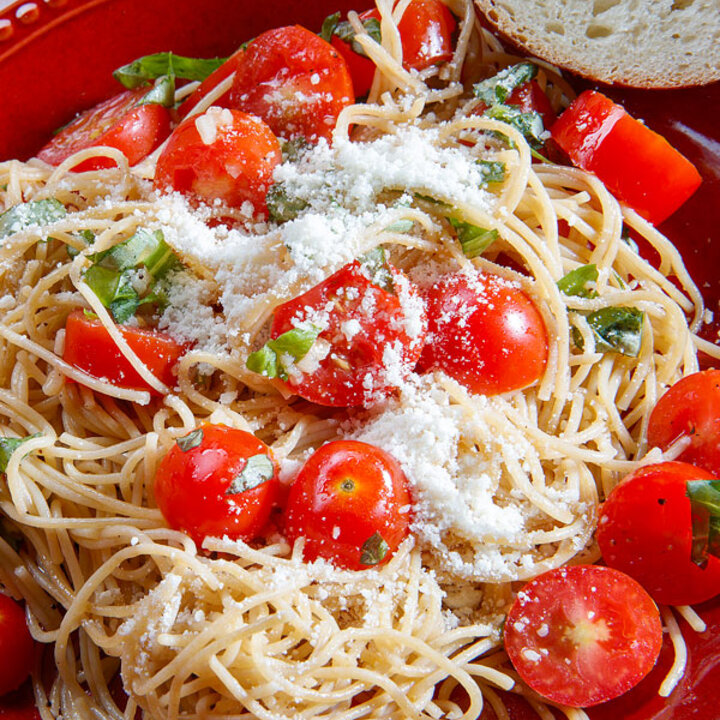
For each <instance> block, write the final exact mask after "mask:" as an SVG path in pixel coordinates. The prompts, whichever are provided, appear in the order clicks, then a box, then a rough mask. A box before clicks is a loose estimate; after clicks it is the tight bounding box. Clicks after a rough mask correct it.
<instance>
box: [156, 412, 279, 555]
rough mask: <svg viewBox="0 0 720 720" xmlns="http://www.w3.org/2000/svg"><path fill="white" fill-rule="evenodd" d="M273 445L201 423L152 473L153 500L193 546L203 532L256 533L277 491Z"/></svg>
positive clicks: (234, 536)
mask: <svg viewBox="0 0 720 720" xmlns="http://www.w3.org/2000/svg"><path fill="white" fill-rule="evenodd" d="M278 485H279V482H278V468H277V463H276V462H275V458H274V457H273V454H272V450H270V448H269V447H268V446H267V445H266V444H265V443H264V442H262V441H261V440H258V439H257V438H256V437H255V436H254V435H252V434H251V433H249V432H245V431H244V430H237V429H235V428H230V427H226V426H225V425H202V426H201V427H199V428H198V429H197V430H194V431H193V432H191V433H190V434H189V435H186V436H185V437H183V438H179V439H178V440H177V441H176V442H175V444H174V445H173V446H172V447H171V448H170V450H169V451H168V453H167V455H165V457H164V458H163V459H162V461H161V463H160V465H159V467H158V469H157V473H156V475H155V500H156V501H157V504H158V507H159V508H160V511H161V512H162V514H163V516H164V517H165V520H167V522H168V524H169V525H170V526H171V527H173V528H175V529H176V530H182V531H183V532H186V533H187V534H188V535H190V537H191V538H192V539H193V540H195V542H196V543H197V544H198V545H202V541H203V540H204V539H205V538H206V537H223V536H224V535H227V536H228V537H229V538H231V539H233V540H237V539H241V540H245V541H250V540H253V539H255V538H256V537H258V535H259V534H260V532H261V531H262V529H263V527H264V526H265V523H266V522H267V520H268V517H269V516H270V512H271V510H272V509H273V506H274V504H275V501H276V499H277V495H278Z"/></svg>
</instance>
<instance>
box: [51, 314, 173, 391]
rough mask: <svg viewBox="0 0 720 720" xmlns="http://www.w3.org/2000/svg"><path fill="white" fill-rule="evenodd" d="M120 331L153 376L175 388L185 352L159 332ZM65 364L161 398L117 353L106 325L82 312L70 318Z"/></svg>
mask: <svg viewBox="0 0 720 720" xmlns="http://www.w3.org/2000/svg"><path fill="white" fill-rule="evenodd" d="M118 329H119V330H120V332H121V333H122V335H123V337H124V338H125V340H126V341H127V344H128V345H129V346H130V347H131V348H132V350H133V351H134V352H135V353H136V354H137V356H138V357H139V358H140V360H142V361H143V362H144V363H145V365H147V367H148V369H149V370H150V372H151V373H152V374H153V375H155V377H156V378H158V379H159V380H161V381H162V382H163V383H165V384H166V385H168V386H169V387H174V386H175V375H174V374H173V368H174V367H175V364H176V363H177V361H178V360H179V359H180V356H181V355H182V354H183V353H184V352H185V348H184V347H183V346H182V345H181V344H180V343H178V342H176V341H175V340H173V339H172V338H171V337H170V336H169V335H165V334H164V333H161V332H158V331H156V330H143V329H140V328H131V327H122V326H120V327H119V328H118ZM63 360H65V362H67V363H69V364H70V365H72V366H73V367H76V368H78V369H79V370H83V371H84V372H86V373H87V374H88V375H91V376H92V377H95V378H99V379H101V380H107V381H108V382H109V383H111V384H112V385H115V386H116V387H121V388H128V389H130V390H149V391H150V393H151V394H153V395H157V394H158V393H157V391H156V390H154V389H153V388H151V387H150V386H149V385H148V384H147V383H146V382H145V381H144V380H143V379H142V378H141V377H140V375H139V374H138V372H137V370H135V368H134V367H133V366H132V365H131V364H130V362H129V361H128V360H127V359H126V358H125V356H124V355H123V354H122V353H121V352H120V351H119V350H118V348H117V345H115V343H114V342H113V340H112V338H111V337H110V334H109V333H108V331H107V330H106V329H105V327H104V326H103V324H102V323H101V322H100V321H99V320H94V319H91V318H88V317H86V316H85V314H84V312H83V311H82V310H76V311H75V312H72V313H70V315H68V319H67V322H66V324H65V350H64V352H63Z"/></svg>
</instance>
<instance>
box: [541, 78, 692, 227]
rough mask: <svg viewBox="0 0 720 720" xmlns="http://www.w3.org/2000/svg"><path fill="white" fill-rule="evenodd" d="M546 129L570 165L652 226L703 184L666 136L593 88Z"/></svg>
mask: <svg viewBox="0 0 720 720" xmlns="http://www.w3.org/2000/svg"><path fill="white" fill-rule="evenodd" d="M550 132H551V134H552V137H553V139H554V140H555V142H557V144H558V145H559V146H560V147H561V148H562V149H563V150H564V151H565V152H566V153H567V154H568V156H569V157H570V160H571V161H572V162H573V164H574V165H576V166H577V167H580V168H582V169H583V170H588V171H589V172H593V173H595V174H596V175H597V176H598V177H599V178H600V180H602V181H603V182H604V183H605V185H606V186H607V188H608V189H609V190H610V192H612V193H613V194H614V195H615V196H616V197H617V199H618V200H620V201H621V202H624V203H625V204H627V205H629V206H630V207H631V208H633V209H634V210H636V211H637V212H638V213H639V214H640V215H642V217H644V218H645V219H646V220H649V221H650V222H651V223H653V224H655V225H657V224H659V223H661V222H662V221H663V220H665V218H667V217H669V216H670V215H672V214H673V213H674V212H675V210H677V209H678V208H679V207H680V205H682V204H683V203H684V202H685V201H686V200H687V199H688V198H689V197H690V196H691V195H692V194H693V193H694V192H695V190H697V188H698V186H699V185H700V183H701V182H702V178H701V177H700V173H698V171H697V170H696V169H695V166H694V165H693V164H692V163H691V162H690V161H689V160H687V159H686V158H685V157H684V156H683V155H681V154H680V153H679V152H678V151H677V150H675V148H673V147H672V145H670V143H668V141H667V140H665V138H663V137H662V136H660V135H658V134H657V133H655V132H653V131H652V130H650V128H648V127H647V126H645V125H643V124H642V123H641V122H639V121H638V120H636V119H635V118H633V117H631V116H630V115H628V113H627V112H625V110H624V109H623V108H622V107H621V106H620V105H617V104H616V103H614V102H612V100H610V99H609V98H607V97H605V96H604V95H602V94H601V93H599V92H595V91H594V90H586V91H585V92H583V93H582V94H581V95H579V96H578V97H577V98H576V100H575V101H574V102H573V104H572V105H570V107H569V108H568V109H567V110H566V111H565V112H564V113H563V114H562V115H561V116H560V118H559V119H558V121H557V122H556V123H555V124H554V125H553V127H552V128H551V131H550Z"/></svg>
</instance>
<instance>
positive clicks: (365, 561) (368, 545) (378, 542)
mask: <svg viewBox="0 0 720 720" xmlns="http://www.w3.org/2000/svg"><path fill="white" fill-rule="evenodd" d="M389 550H390V546H389V545H388V544H387V543H386V542H385V540H384V539H383V536H382V535H381V534H380V533H379V532H375V533H373V534H372V535H371V536H370V537H369V538H368V539H367V540H366V541H365V542H364V543H363V546H362V548H361V549H360V564H361V565H378V564H379V563H381V562H382V561H383V560H384V559H385V556H386V555H387V554H388V551H389Z"/></svg>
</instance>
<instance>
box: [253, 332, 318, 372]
mask: <svg viewBox="0 0 720 720" xmlns="http://www.w3.org/2000/svg"><path fill="white" fill-rule="evenodd" d="M320 332H321V330H320V328H319V327H315V326H314V325H310V326H309V327H302V328H293V329H292V330H288V331H287V332H284V333H283V334H282V335H279V336H278V337H276V338H275V339H274V340H268V342H266V343H265V345H263V347H261V348H260V350H257V351H256V352H254V353H251V354H250V355H248V359H247V360H246V361H245V367H247V369H248V370H250V371H251V372H254V373H257V374H258V375H263V376H264V377H268V378H275V377H279V378H280V379H281V380H287V379H288V372H287V371H288V368H287V367H286V365H285V362H287V360H291V361H292V362H293V363H295V362H298V361H299V360H302V359H303V358H304V357H305V356H306V355H307V354H308V353H309V352H310V348H311V347H312V346H313V343H314V342H315V340H317V337H318V335H319V334H320Z"/></svg>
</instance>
